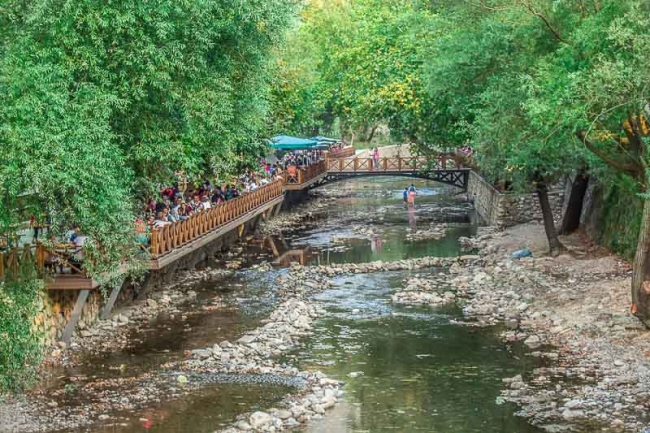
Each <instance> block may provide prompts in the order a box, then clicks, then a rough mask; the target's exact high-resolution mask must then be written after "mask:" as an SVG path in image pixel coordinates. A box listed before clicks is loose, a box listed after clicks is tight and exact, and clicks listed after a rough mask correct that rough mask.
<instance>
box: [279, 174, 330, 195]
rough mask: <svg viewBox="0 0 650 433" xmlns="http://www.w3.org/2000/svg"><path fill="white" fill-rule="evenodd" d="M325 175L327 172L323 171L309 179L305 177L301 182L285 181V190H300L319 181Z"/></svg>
mask: <svg viewBox="0 0 650 433" xmlns="http://www.w3.org/2000/svg"><path fill="white" fill-rule="evenodd" d="M326 177H327V172H326V171H325V172H323V173H321V174H319V175H317V176H314V177H312V178H310V179H307V180H306V181H304V182H303V183H287V184H286V185H285V186H284V189H285V191H300V190H303V189H306V188H309V187H310V186H312V185H313V184H315V183H318V182H320V181H321V180H323V179H325V178H326Z"/></svg>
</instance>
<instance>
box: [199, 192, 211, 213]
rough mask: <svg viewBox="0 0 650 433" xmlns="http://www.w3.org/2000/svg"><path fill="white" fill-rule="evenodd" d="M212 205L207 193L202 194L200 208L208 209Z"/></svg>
mask: <svg viewBox="0 0 650 433" xmlns="http://www.w3.org/2000/svg"><path fill="white" fill-rule="evenodd" d="M211 207H212V204H211V203H210V199H209V198H208V196H207V195H204V196H203V197H202V198H201V210H208V209H210V208H211Z"/></svg>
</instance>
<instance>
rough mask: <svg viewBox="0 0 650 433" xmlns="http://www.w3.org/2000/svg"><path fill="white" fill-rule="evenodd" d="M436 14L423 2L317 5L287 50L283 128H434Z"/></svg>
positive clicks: (365, 132)
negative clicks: (429, 64) (427, 67)
mask: <svg viewBox="0 0 650 433" xmlns="http://www.w3.org/2000/svg"><path fill="white" fill-rule="evenodd" d="M430 20H431V15H430V13H429V12H428V10H427V9H426V8H425V7H423V6H422V5H419V4H418V3H417V2H408V1H406V2H405V1H403V0H389V1H386V0H383V1H380V0H358V1H351V2H348V1H334V2H323V3H320V2H316V1H314V2H311V4H310V5H309V6H308V7H307V8H306V9H305V10H304V12H303V19H302V22H301V24H300V25H299V27H298V29H297V31H296V33H295V34H294V35H292V42H293V43H291V44H288V48H287V49H286V50H284V51H283V52H281V53H280V66H281V67H280V68H279V73H278V74H279V77H280V80H279V84H278V86H277V88H276V89H275V92H274V96H275V103H274V111H275V114H276V116H275V119H276V124H275V126H276V127H279V128H283V129H284V130H286V131H287V132H292V133H297V134H313V133H317V132H321V133H333V134H335V135H343V136H345V137H347V138H348V139H351V138H352V137H353V136H355V135H356V136H359V137H360V138H364V139H368V138H370V139H371V138H372V135H373V134H374V131H375V130H376V128H377V127H378V126H380V125H388V126H389V127H390V128H391V132H392V134H393V135H395V136H396V137H399V138H403V139H406V140H409V139H412V138H414V137H415V136H416V135H417V134H418V133H419V132H421V131H422V130H424V129H426V125H424V124H423V120H424V119H425V118H426V116H425V114H426V113H427V110H428V109H429V106H428V105H427V100H426V98H424V96H425V92H424V86H423V83H422V61H421V55H422V53H423V51H424V48H425V46H426V43H427V41H428V40H430V39H431V37H432V32H433V30H432V29H430V28H429V26H428V24H429V23H430Z"/></svg>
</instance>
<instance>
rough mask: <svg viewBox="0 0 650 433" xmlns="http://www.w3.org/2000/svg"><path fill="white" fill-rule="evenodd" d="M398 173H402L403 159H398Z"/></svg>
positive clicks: (399, 157)
mask: <svg viewBox="0 0 650 433" xmlns="http://www.w3.org/2000/svg"><path fill="white" fill-rule="evenodd" d="M397 171H402V157H401V156H398V157H397Z"/></svg>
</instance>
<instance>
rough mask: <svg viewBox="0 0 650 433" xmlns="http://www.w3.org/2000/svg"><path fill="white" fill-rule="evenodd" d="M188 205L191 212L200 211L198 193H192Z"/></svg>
mask: <svg viewBox="0 0 650 433" xmlns="http://www.w3.org/2000/svg"><path fill="white" fill-rule="evenodd" d="M190 207H191V208H192V211H193V212H201V198H200V197H199V195H198V194H194V196H193V197H192V201H191V202H190Z"/></svg>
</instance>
